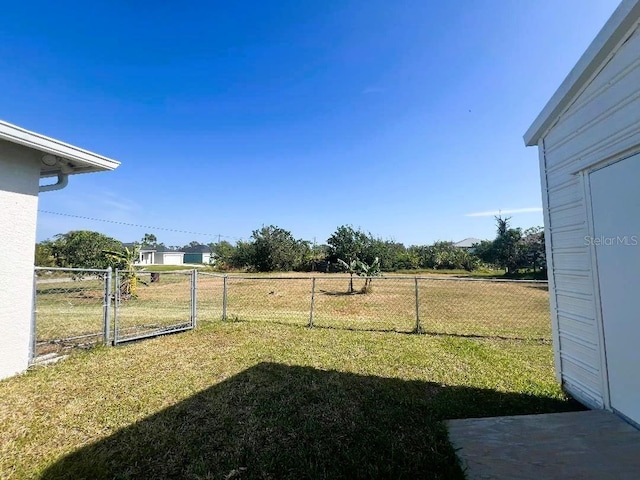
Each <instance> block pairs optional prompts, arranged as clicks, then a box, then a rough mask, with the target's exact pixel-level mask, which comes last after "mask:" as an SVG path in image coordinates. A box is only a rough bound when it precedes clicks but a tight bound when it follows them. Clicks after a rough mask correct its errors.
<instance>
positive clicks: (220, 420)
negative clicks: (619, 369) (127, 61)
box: [41, 363, 577, 480]
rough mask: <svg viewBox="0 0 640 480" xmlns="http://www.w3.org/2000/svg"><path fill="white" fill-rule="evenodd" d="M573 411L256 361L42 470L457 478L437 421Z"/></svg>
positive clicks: (516, 398) (64, 474)
mask: <svg viewBox="0 0 640 480" xmlns="http://www.w3.org/2000/svg"><path fill="white" fill-rule="evenodd" d="M159 382H160V380H159ZM575 409H577V405H576V404H574V403H572V402H566V401H560V400H556V399H552V398H548V397H536V396H531V395H524V394H512V393H503V392H497V391H494V390H486V389H479V388H468V387H460V386H443V385H441V384H436V383H431V382H424V381H405V380H399V379H393V378H381V377H376V376H360V375H354V374H348V373H341V372H337V371H322V370H317V369H314V368H309V367H297V366H288V365H282V364H276V363H260V364H258V365H255V366H254V367H251V368H249V369H247V370H245V371H243V372H241V373H239V374H237V375H235V376H233V377H231V378H229V379H228V380H226V381H224V382H222V383H219V384H217V385H213V386H211V387H209V388H207V389H206V390H202V391H200V392H198V393H197V394H195V395H193V396H191V397H189V398H187V399H186V400H184V401H182V402H180V403H178V404H176V405H173V406H171V407H169V408H166V409H164V410H161V411H159V412H157V413H155V414H153V415H151V416H149V417H147V418H144V419H142V420H140V421H139V422H137V423H134V424H131V425H129V426H127V427H125V428H123V429H122V430H119V431H117V432H116V433H114V434H113V435H111V436H109V437H107V438H105V439H103V440H101V441H98V442H96V443H94V444H91V445H88V446H85V447H82V448H80V449H78V450H77V451H75V452H73V453H71V454H69V455H67V456H66V457H63V458H61V459H60V460H58V461H57V462H56V463H54V464H53V465H52V466H50V467H49V468H48V469H47V470H45V471H44V472H43V474H42V476H41V478H42V479H44V480H53V479H63V478H64V479H67V478H73V479H89V478H90V479H103V478H104V479H106V478H118V479H128V478H226V479H240V478H242V479H245V478H279V479H280V478H284V479H286V478H296V479H297V478H356V479H357V478H434V479H437V478H441V479H450V478H453V479H455V478H463V474H462V472H461V470H460V468H459V467H458V466H457V464H456V461H455V453H454V451H453V449H452V447H451V446H450V445H449V443H448V441H447V434H446V430H445V428H444V426H443V425H442V423H440V420H442V419H446V418H462V417H481V416H492V415H510V414H530V413H544V412H557V411H568V410H575Z"/></svg>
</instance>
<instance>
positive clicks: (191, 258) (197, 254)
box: [184, 245, 211, 265]
mask: <svg viewBox="0 0 640 480" xmlns="http://www.w3.org/2000/svg"><path fill="white" fill-rule="evenodd" d="M184 263H198V264H200V263H203V264H207V265H208V264H209V263H211V248H210V247H209V246H208V245H194V246H192V247H187V248H185V249H184Z"/></svg>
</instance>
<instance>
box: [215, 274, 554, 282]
mask: <svg viewBox="0 0 640 480" xmlns="http://www.w3.org/2000/svg"><path fill="white" fill-rule="evenodd" d="M207 275H211V274H207ZM221 276H222V277H227V278H228V279H237V280H311V279H314V278H315V279H321V280H348V279H350V278H351V277H350V276H349V275H331V276H316V275H313V276H307V277H302V276H291V277H288V276H266V275H264V276H257V275H221ZM353 278H354V279H362V280H366V279H369V280H412V281H413V280H416V279H417V280H435V281H458V282H492V283H539V284H547V283H548V280H519V279H510V278H473V277H448V276H444V277H443V276H441V275H437V276H436V275H433V276H420V275H381V276H375V277H365V276H360V275H354V277H353Z"/></svg>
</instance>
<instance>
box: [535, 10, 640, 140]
mask: <svg viewBox="0 0 640 480" xmlns="http://www.w3.org/2000/svg"><path fill="white" fill-rule="evenodd" d="M639 21H640V0H623V1H622V3H621V4H620V5H619V6H618V8H617V9H616V10H615V12H613V14H612V15H611V18H609V20H608V21H607V23H606V24H605V25H604V27H602V29H601V30H600V32H599V33H598V35H597V36H596V38H595V39H594V40H593V42H591V45H589V48H587V50H586V51H585V52H584V54H583V55H582V57H580V60H578V63H576V65H575V67H573V69H572V70H571V72H570V73H569V75H567V78H565V79H564V81H563V82H562V84H561V85H560V87H559V88H558V90H556V92H555V93H554V94H553V96H552V97H551V99H550V100H549V101H548V102H547V104H546V105H545V107H544V108H543V109H542V111H541V112H540V114H539V115H538V117H537V118H536V119H535V121H534V122H533V123H532V124H531V126H530V127H529V129H528V130H527V132H526V133H525V134H524V143H525V145H526V146H528V147H531V146H534V145H537V144H538V141H539V140H540V138H542V137H543V136H544V134H545V133H546V132H547V131H548V130H549V128H550V127H551V126H552V125H553V124H554V123H555V122H556V120H557V118H558V117H559V116H560V115H561V114H562V112H563V111H564V110H565V108H566V107H567V106H568V105H570V104H571V102H572V101H573V99H574V98H575V97H576V95H577V94H578V93H579V92H580V91H581V90H582V87H583V85H584V84H585V83H586V82H587V81H588V80H589V79H590V78H592V77H593V75H594V74H595V73H597V72H598V71H599V70H600V68H601V67H602V65H603V64H604V62H605V61H606V60H607V58H608V57H609V55H610V53H611V52H612V51H614V49H615V48H616V47H617V46H618V45H619V44H620V43H622V42H623V41H624V40H626V37H627V35H628V34H629V33H630V31H631V30H632V29H633V28H634V27H635V26H636V25H637V24H638V22H639Z"/></svg>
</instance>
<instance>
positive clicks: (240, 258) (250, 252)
mask: <svg viewBox="0 0 640 480" xmlns="http://www.w3.org/2000/svg"><path fill="white" fill-rule="evenodd" d="M230 260H231V262H230V264H229V266H230V267H232V268H243V269H247V270H251V269H255V267H254V265H255V248H254V245H253V243H251V242H245V241H242V240H238V241H237V242H236V246H235V248H234V250H233V254H232V256H231V259H230Z"/></svg>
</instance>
